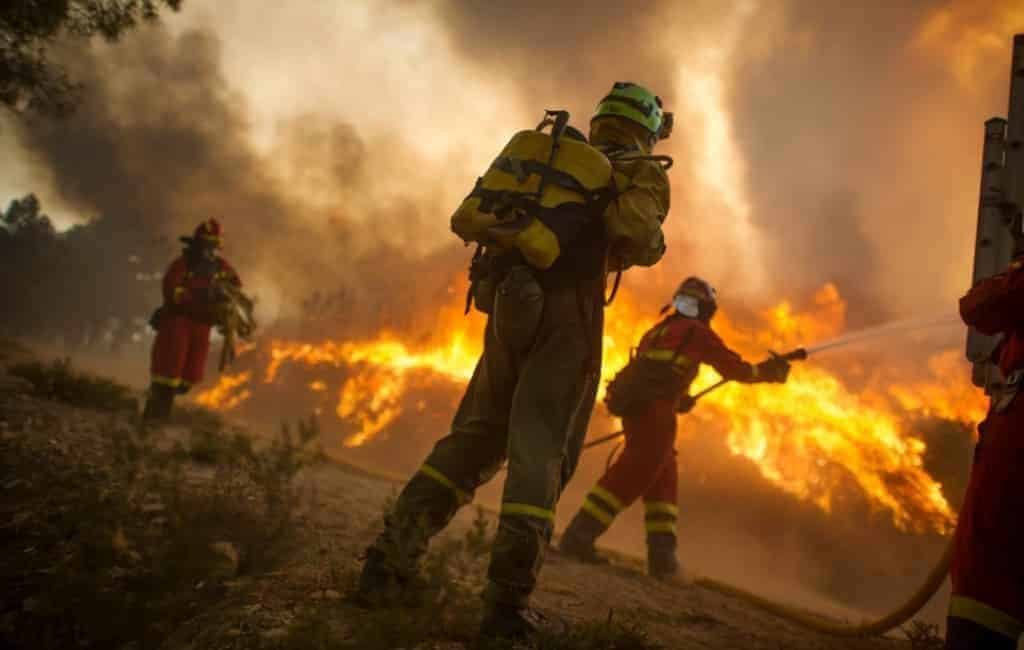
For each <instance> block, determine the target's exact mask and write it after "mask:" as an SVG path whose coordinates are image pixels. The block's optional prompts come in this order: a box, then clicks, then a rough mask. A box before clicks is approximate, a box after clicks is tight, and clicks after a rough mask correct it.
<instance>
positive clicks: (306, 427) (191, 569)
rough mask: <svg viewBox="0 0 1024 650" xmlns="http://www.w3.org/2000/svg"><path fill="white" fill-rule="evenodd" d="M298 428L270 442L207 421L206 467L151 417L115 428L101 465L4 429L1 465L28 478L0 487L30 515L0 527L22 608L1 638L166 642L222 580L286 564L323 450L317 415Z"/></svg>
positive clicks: (11, 597) (213, 596) (213, 599)
mask: <svg viewBox="0 0 1024 650" xmlns="http://www.w3.org/2000/svg"><path fill="white" fill-rule="evenodd" d="M299 430H300V432H301V433H300V435H299V437H298V438H296V437H294V436H292V435H291V434H290V433H289V428H288V427H287V426H282V432H281V435H280V436H279V437H278V439H277V440H275V441H274V442H273V443H271V444H268V445H265V446H256V445H253V444H251V443H250V442H249V440H248V439H247V438H245V437H244V436H241V435H239V434H237V433H236V434H233V435H231V436H226V434H223V432H221V431H213V430H207V431H206V432H205V433H203V434H197V435H199V436H200V437H202V436H206V437H205V438H202V439H203V440H204V441H206V442H207V443H209V442H210V441H211V440H217V442H216V443H210V444H212V445H213V446H212V448H216V449H217V452H216V454H214V455H212V456H207V457H206V458H208V459H212V458H215V461H211V466H212V467H213V469H214V475H213V477H212V478H209V477H208V478H206V479H202V478H198V477H196V476H195V475H194V473H193V474H190V473H189V461H190V459H191V457H192V455H193V454H189V453H182V451H184V450H182V449H171V450H166V449H161V448H160V447H158V446H157V445H155V444H154V441H153V440H151V439H150V438H149V436H148V434H147V433H146V430H145V429H141V430H139V431H131V430H129V429H124V428H117V427H112V430H111V432H110V435H109V436H108V437H106V438H104V440H103V444H104V449H103V452H104V453H103V458H105V459H108V460H109V465H105V466H103V467H95V466H90V465H88V464H86V463H85V462H81V461H78V460H76V458H75V457H69V458H67V463H66V464H60V463H56V462H54V460H53V459H52V458H44V457H42V456H40V455H39V454H36V453H33V451H32V450H31V449H29V448H27V447H25V446H24V445H25V443H24V442H23V441H21V440H20V439H10V440H5V441H4V442H3V443H2V444H3V447H4V448H3V449H2V451H3V453H2V454H0V472H2V473H3V475H5V476H17V477H23V478H24V480H23V482H22V483H19V484H18V487H16V488H15V489H13V490H9V491H5V492H4V493H3V494H2V495H0V499H2V500H3V501H2V506H3V507H2V508H0V512H6V511H7V510H9V509H12V510H17V511H20V512H26V513H29V514H28V515H27V516H26V517H25V518H24V520H23V521H22V522H21V525H20V526H19V527H17V528H16V529H15V528H11V529H3V530H0V580H2V582H3V584H5V585H10V586H12V587H13V588H11V589H5V592H4V594H3V595H2V596H0V601H2V602H0V604H2V606H3V611H4V612H10V611H15V612H17V615H15V616H13V617H12V616H8V617H7V618H5V619H4V620H3V623H2V624H0V646H2V647H7V646H8V645H11V646H14V647H32V648H39V649H40V650H50V649H56V648H67V647H79V646H82V645H89V646H90V647H112V648H113V647H122V646H125V645H127V644H135V646H136V647H146V648H149V647H159V646H160V644H161V643H162V642H163V641H164V640H165V639H166V638H167V637H168V635H170V634H171V632H172V631H174V630H175V629H177V628H178V627H179V626H180V625H181V624H182V623H183V622H185V621H187V620H190V619H191V618H193V617H194V616H195V615H196V613H197V612H198V611H202V610H203V609H204V608H208V607H213V606H214V605H216V604H217V603H218V602H219V601H220V599H221V598H222V597H223V595H224V591H223V583H224V582H225V581H226V580H230V579H232V578H234V577H236V576H241V575H246V574H252V573H259V572H264V571H268V570H271V569H272V568H274V567H276V566H278V565H279V563H280V561H281V560H282V559H283V558H284V557H286V555H287V553H288V552H289V551H290V549H291V546H292V545H293V544H294V542H295V541H296V537H295V533H296V532H297V530H296V528H295V527H294V526H292V525H291V524H292V508H293V506H294V504H295V501H296V496H295V488H294V485H293V483H294V479H295V476H296V475H297V473H298V472H299V471H300V470H301V469H302V467H304V466H305V465H306V464H308V463H309V462H312V460H314V459H315V454H314V453H313V452H312V451H310V449H309V447H310V445H311V443H312V442H313V441H314V439H315V438H316V433H317V431H316V425H315V422H313V421H310V422H309V423H302V424H301V425H300V426H299ZM220 435H225V436H226V438H225V440H226V442H223V441H220V440H219V439H218V438H217V436H220ZM193 453H194V454H196V453H197V452H193ZM197 455H200V456H201V455H202V454H197ZM26 547H28V548H32V549H35V550H34V552H33V553H32V554H26V553H25V548H26Z"/></svg>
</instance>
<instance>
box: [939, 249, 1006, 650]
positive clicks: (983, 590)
mask: <svg viewBox="0 0 1024 650" xmlns="http://www.w3.org/2000/svg"><path fill="white" fill-rule="evenodd" d="M1019 244H1020V242H1018V250H1020V245H1019ZM960 315H961V316H962V317H963V320H964V322H965V323H966V324H967V325H969V326H971V327H973V328H975V329H977V330H978V331H979V332H981V333H982V334H988V335H996V334H1001V335H1002V336H1003V339H1002V343H1001V344H1000V346H999V347H998V348H997V349H996V352H995V356H994V357H993V360H995V361H997V362H998V364H999V369H1000V370H1001V371H1002V375H1003V377H1005V378H1006V379H1005V380H1004V382H1003V384H1002V385H1000V386H997V387H995V388H994V389H993V390H992V393H991V397H992V402H991V405H990V407H989V412H988V416H987V417H986V418H985V420H984V421H983V422H982V423H981V424H980V425H979V426H978V445H977V447H976V448H975V451H974V464H973V466H972V468H971V478H970V481H969V482H968V484H967V493H966V495H965V496H964V504H963V507H962V508H961V510H960V518H959V521H958V522H957V527H956V534H955V536H954V539H953V558H952V564H951V565H950V575H951V577H952V581H953V594H952V597H951V599H950V607H949V618H948V619H947V632H946V647H947V648H949V649H950V650H965V649H967V648H992V649H993V650H1001V649H1003V648H1005V649H1006V650H1014V649H1015V648H1017V640H1018V639H1019V638H1020V636H1021V635H1022V634H1024V398H1022V397H1021V396H1019V395H1017V392H1018V390H1019V389H1020V386H1021V379H1022V375H1024V257H1022V256H1018V257H1017V258H1016V259H1015V260H1014V261H1013V262H1011V263H1010V266H1009V268H1008V269H1007V270H1006V271H1005V272H1003V273H1000V274H998V275H996V276H994V277H991V278H989V279H987V280H983V281H981V282H980V283H978V284H977V285H976V286H975V287H974V288H973V289H971V290H970V291H969V292H967V295H965V296H964V297H963V298H961V299H960Z"/></svg>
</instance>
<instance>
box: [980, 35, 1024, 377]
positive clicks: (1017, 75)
mask: <svg viewBox="0 0 1024 650" xmlns="http://www.w3.org/2000/svg"><path fill="white" fill-rule="evenodd" d="M1007 116H1008V118H1009V119H1003V118H1001V117H994V118H992V119H990V120H988V121H987V122H985V144H984V147H983V148H982V154H981V189H980V191H979V199H978V230H977V235H976V239H975V248H974V274H973V276H972V283H971V284H972V286H973V285H974V284H976V283H978V282H980V281H981V280H984V279H985V278H990V277H992V276H993V275H995V274H996V273H1000V272H1002V271H1003V270H1004V269H1006V267H1007V265H1008V264H1009V263H1010V260H1011V259H1012V257H1013V249H1014V233H1013V232H1012V231H1011V226H1012V225H1013V224H1014V223H1016V224H1018V225H1017V227H1020V225H1019V224H1020V223H1021V221H1020V219H1019V216H1020V215H1021V213H1022V210H1024V34H1017V35H1016V36H1014V37H1013V58H1012V63H1011V66H1010V106H1009V111H1008V113H1007ZM999 340H1000V339H999V337H997V336H985V335H983V334H981V333H979V332H978V331H976V330H975V329H974V328H970V329H969V330H968V332H967V360H968V361H970V362H971V363H972V364H974V367H973V371H972V373H971V378H972V380H973V382H974V384H975V385H976V386H980V387H984V388H985V392H986V393H987V392H990V390H991V388H992V387H993V386H995V385H998V384H1001V383H1002V377H1001V376H1000V373H999V369H998V368H997V367H996V366H995V364H993V363H992V362H991V361H990V360H989V359H990V357H991V354H992V351H993V350H994V349H995V347H996V345H998V344H999Z"/></svg>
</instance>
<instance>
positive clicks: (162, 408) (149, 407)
mask: <svg viewBox="0 0 1024 650" xmlns="http://www.w3.org/2000/svg"><path fill="white" fill-rule="evenodd" d="M173 405H174V389H173V388H172V387H170V386H165V385H163V384H150V386H149V395H148V396H147V397H146V407H145V409H144V410H143V411H142V419H143V421H145V422H155V421H158V420H166V419H167V418H169V417H170V416H171V407H172V406H173Z"/></svg>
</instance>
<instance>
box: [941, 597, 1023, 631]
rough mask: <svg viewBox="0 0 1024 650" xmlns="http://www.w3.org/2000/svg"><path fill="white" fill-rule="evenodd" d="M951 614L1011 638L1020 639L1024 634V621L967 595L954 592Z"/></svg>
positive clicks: (950, 605) (950, 608)
mask: <svg viewBox="0 0 1024 650" xmlns="http://www.w3.org/2000/svg"><path fill="white" fill-rule="evenodd" d="M949 615H950V616H955V617H956V618H962V619H965V620H968V621H971V622H974V623H977V624H978V625H981V626H983V627H987V628H988V629H990V630H992V631H993V632H998V633H999V634H1002V635H1003V636H1006V637H1009V638H1011V639H1019V638H1020V636H1021V635H1022V634H1024V621H1019V620H1017V619H1016V618H1014V617H1013V616H1010V615H1009V614H1007V613H1006V612H1003V611H1000V610H998V609H996V608H995V607H992V606H991V605H986V604H985V603H983V602H981V601H978V600H974V599H973V598H968V597H967V596H957V595H955V594H954V595H953V596H952V597H951V598H950V599H949Z"/></svg>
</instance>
